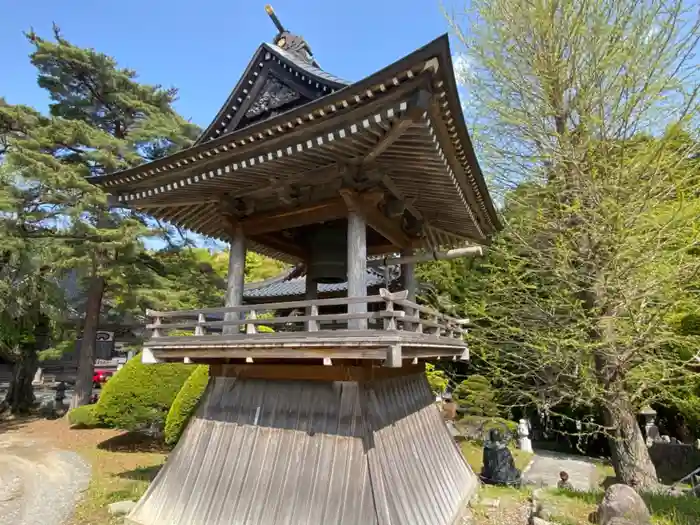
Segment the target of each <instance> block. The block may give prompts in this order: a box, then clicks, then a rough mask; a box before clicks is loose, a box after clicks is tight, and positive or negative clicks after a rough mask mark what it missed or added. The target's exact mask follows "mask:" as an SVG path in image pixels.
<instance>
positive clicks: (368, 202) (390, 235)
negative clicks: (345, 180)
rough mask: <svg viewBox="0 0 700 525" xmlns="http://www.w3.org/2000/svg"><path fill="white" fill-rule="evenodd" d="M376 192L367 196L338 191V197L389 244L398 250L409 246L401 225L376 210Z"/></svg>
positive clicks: (408, 239) (409, 243) (349, 191)
mask: <svg viewBox="0 0 700 525" xmlns="http://www.w3.org/2000/svg"><path fill="white" fill-rule="evenodd" d="M377 194H378V192H371V193H370V194H369V195H368V196H365V195H364V194H361V193H356V192H354V191H352V190H350V189H342V190H340V195H341V196H342V197H343V200H344V201H345V205H346V206H347V207H348V209H351V210H353V211H355V212H357V213H359V214H360V215H362V216H363V217H364V219H365V221H366V222H367V224H368V225H369V226H371V227H372V228H373V229H374V230H376V231H377V232H378V233H379V234H381V235H382V236H384V237H385V238H386V239H387V240H388V241H389V242H391V243H392V244H393V245H395V246H397V247H399V248H408V247H409V246H411V239H410V237H409V236H408V235H406V233H404V231H403V230H402V229H401V225H400V224H399V223H398V222H397V221H394V220H391V219H389V218H388V217H386V216H385V215H384V214H383V213H382V212H380V211H379V209H378V208H377V201H376V195H377Z"/></svg>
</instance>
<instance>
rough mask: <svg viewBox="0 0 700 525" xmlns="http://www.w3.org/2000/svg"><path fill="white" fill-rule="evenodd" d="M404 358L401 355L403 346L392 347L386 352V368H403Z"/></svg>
mask: <svg viewBox="0 0 700 525" xmlns="http://www.w3.org/2000/svg"><path fill="white" fill-rule="evenodd" d="M402 361H403V356H402V353H401V345H391V346H389V348H388V350H387V352H386V361H384V366H387V367H389V368H401V365H402Z"/></svg>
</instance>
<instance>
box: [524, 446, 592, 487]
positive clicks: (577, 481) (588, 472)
mask: <svg viewBox="0 0 700 525" xmlns="http://www.w3.org/2000/svg"><path fill="white" fill-rule="evenodd" d="M562 470H564V471H566V472H567V473H568V474H569V481H570V482H571V484H572V485H573V487H574V488H575V489H576V490H590V489H591V488H592V487H594V486H595V482H596V479H597V472H596V464H595V463H594V462H593V461H591V460H589V459H587V458H585V457H583V456H569V455H566V454H559V453H556V452H543V451H536V452H535V456H534V457H533V461H532V463H531V464H530V468H529V469H527V471H526V472H525V473H524V474H523V481H524V482H525V483H526V484H528V485H537V486H540V487H556V486H557V483H558V482H559V472H561V471H562Z"/></svg>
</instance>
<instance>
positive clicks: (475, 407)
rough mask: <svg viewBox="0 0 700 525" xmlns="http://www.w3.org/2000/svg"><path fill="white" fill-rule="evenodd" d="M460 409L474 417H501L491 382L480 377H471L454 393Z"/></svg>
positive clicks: (458, 386) (453, 395)
mask: <svg viewBox="0 0 700 525" xmlns="http://www.w3.org/2000/svg"><path fill="white" fill-rule="evenodd" d="M452 397H453V399H454V400H455V401H456V402H457V404H458V405H459V407H460V409H462V410H463V411H464V412H465V413H467V414H470V415H472V416H487V417H497V416H498V415H499V410H498V403H496V393H495V392H494V391H493V389H492V387H491V382H490V381H489V380H488V379H487V378H485V377H484V376H480V375H473V376H469V377H468V378H467V379H465V380H464V381H462V382H461V383H460V384H459V385H457V388H455V391H454V392H453V393H452Z"/></svg>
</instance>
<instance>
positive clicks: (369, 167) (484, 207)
mask: <svg viewBox="0 0 700 525" xmlns="http://www.w3.org/2000/svg"><path fill="white" fill-rule="evenodd" d="M280 27H281V24H280V25H279V26H278V29H280ZM275 42H277V43H276V44H267V43H265V44H262V45H261V46H260V47H259V48H258V49H257V51H256V52H255V53H254V55H253V58H252V60H251V61H250V64H249V65H248V68H247V69H246V71H245V72H244V74H243V76H242V77H241V79H240V80H239V82H238V84H237V85H236V87H235V88H234V89H233V91H232V92H231V95H230V96H229V98H228V100H227V101H226V102H225V103H224V105H223V106H222V108H221V110H220V111H219V113H218V114H217V116H216V118H215V119H214V120H213V121H212V123H211V124H210V125H209V127H208V128H207V129H206V130H205V131H204V133H203V134H202V136H201V137H200V139H199V140H198V141H197V143H196V144H195V145H194V146H193V147H191V148H189V149H186V150H183V151H180V152H177V153H175V154H173V155H171V156H169V157H166V158H163V159H159V160H156V161H153V162H150V163H147V164H143V165H141V166H138V167H135V168H132V169H129V170H125V171H122V172H119V173H114V174H110V175H104V176H100V177H95V178H93V179H92V180H93V181H94V182H95V183H97V184H99V185H101V186H102V187H103V188H104V189H105V190H106V191H107V192H109V193H110V194H112V195H113V196H114V197H115V198H116V200H117V201H118V202H120V203H121V204H122V205H125V206H129V207H133V208H135V209H139V210H143V211H145V212H147V213H149V214H151V215H153V216H155V217H157V218H158V219H160V220H164V221H168V222H170V223H172V224H175V225H177V226H179V227H181V228H186V229H189V230H192V231H194V232H196V233H199V234H202V235H206V236H209V237H213V238H218V239H222V240H227V239H230V238H231V236H232V225H236V226H239V227H241V228H242V230H243V231H244V233H245V235H246V238H247V239H248V242H249V248H250V249H252V250H255V251H258V252H261V253H264V254H267V255H270V256H272V257H275V258H278V259H282V260H285V261H288V262H293V263H295V262H298V261H302V260H304V259H305V257H306V248H305V245H304V242H303V240H304V238H305V237H306V236H308V231H307V229H308V227H309V226H310V225H312V224H317V223H323V222H332V221H338V220H344V219H345V217H346V216H347V213H348V209H354V210H357V211H360V212H361V213H362V215H364V216H365V220H366V222H367V224H368V226H369V227H370V229H368V235H367V252H368V254H369V255H378V254H384V253H394V252H397V251H399V250H401V249H407V248H408V249H421V248H425V249H431V250H436V249H438V247H444V246H454V245H459V244H464V243H465V242H473V243H479V244H486V243H488V241H489V238H490V236H491V235H492V234H493V233H494V232H495V231H496V230H497V229H499V228H500V225H499V222H498V218H497V215H496V211H495V209H494V206H493V203H492V201H491V198H490V196H489V193H488V190H487V188H486V184H485V182H484V179H483V176H482V173H481V170H480V168H479V165H478V163H477V160H476V156H475V154H474V151H473V148H472V144H471V141H470V138H469V134H468V132H467V128H466V125H465V123H464V118H463V115H462V110H461V106H460V103H459V99H458V95H457V86H456V82H455V78H454V74H453V69H452V60H451V53H450V48H449V41H448V38H447V35H443V36H441V37H439V38H437V39H436V40H434V41H432V42H430V43H429V44H428V45H426V46H424V47H422V48H420V49H418V50H417V51H414V52H413V53H411V54H409V55H407V56H406V57H404V58H402V59H401V60H399V61H397V62H395V63H394V64H391V65H390V66H388V67H386V68H384V69H382V70H381V71H378V72H377V73H374V74H373V75H371V76H369V77H367V78H365V79H363V80H360V81H358V82H354V83H348V82H346V81H343V80H341V79H339V78H337V77H334V76H333V75H330V74H329V73H327V72H325V71H324V70H322V69H321V68H320V67H319V65H318V62H317V61H316V59H315V58H314V57H313V55H312V54H311V53H310V48H309V46H308V44H306V42H305V41H304V40H303V39H301V37H296V36H295V35H291V33H289V32H288V31H286V30H285V29H284V28H281V29H280V32H279V34H278V35H277V37H276V40H275Z"/></svg>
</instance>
